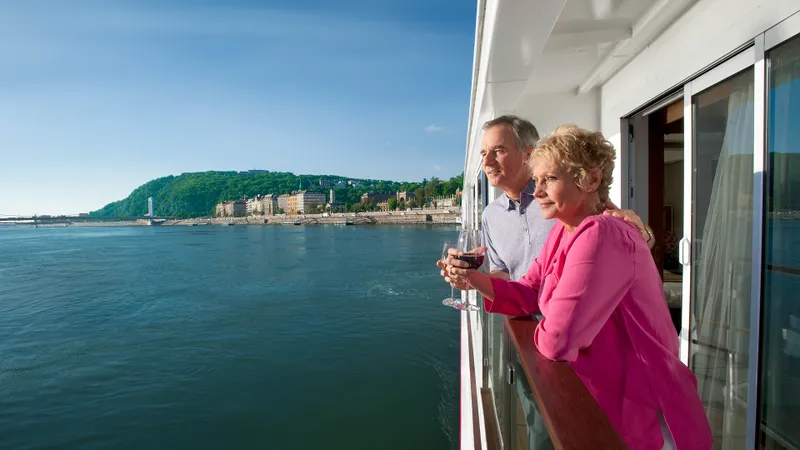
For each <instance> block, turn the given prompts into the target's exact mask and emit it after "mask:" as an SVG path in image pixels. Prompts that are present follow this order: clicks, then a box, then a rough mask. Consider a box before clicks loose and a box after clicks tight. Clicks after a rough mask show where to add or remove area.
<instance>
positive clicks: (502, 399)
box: [481, 317, 627, 450]
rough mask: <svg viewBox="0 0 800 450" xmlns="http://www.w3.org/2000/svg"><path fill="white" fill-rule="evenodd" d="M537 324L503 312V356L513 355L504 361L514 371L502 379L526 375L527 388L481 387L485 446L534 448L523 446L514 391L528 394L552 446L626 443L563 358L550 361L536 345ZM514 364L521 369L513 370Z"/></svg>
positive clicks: (521, 420)
mask: <svg viewBox="0 0 800 450" xmlns="http://www.w3.org/2000/svg"><path fill="white" fill-rule="evenodd" d="M537 325H538V321H537V320H536V319H534V318H510V317H505V334H506V338H507V339H508V341H509V344H510V345H509V346H508V350H509V354H508V357H507V358H504V359H506V361H508V362H509V363H511V362H512V361H514V360H515V359H517V364H513V363H511V365H510V366H509V367H511V366H516V367H517V371H515V372H514V375H513V377H511V378H512V379H511V380H506V381H510V382H511V383H518V382H519V377H526V379H527V381H528V384H529V385H530V388H531V389H530V394H524V393H522V390H521V389H514V388H510V389H509V388H508V387H509V386H495V391H496V392H491V391H490V390H488V389H487V388H484V389H483V390H482V392H481V397H482V401H483V412H484V423H485V424H486V437H487V447H488V449H490V450H491V449H495V448H498V449H499V448H503V449H504V450H521V449H524V450H540V449H537V448H530V446H529V440H528V430H527V429H526V426H527V425H526V421H525V417H524V412H523V408H522V407H521V404H520V401H519V395H531V397H532V398H526V399H524V401H528V402H536V405H537V406H538V408H539V411H540V413H541V416H542V418H543V421H544V424H545V426H546V429H547V430H546V431H547V433H548V434H549V436H550V440H551V442H552V443H553V446H554V447H555V448H556V449H588V448H602V449H606V450H614V449H625V448H627V446H626V445H625V443H624V442H623V440H622V438H621V437H620V436H619V434H618V433H617V432H616V430H615V429H614V427H613V426H612V425H611V422H609V420H608V418H607V417H606V415H605V414H604V413H603V411H602V410H601V409H600V406H599V405H598V404H597V402H596V401H595V400H594V398H593V397H592V396H591V394H589V391H587V390H586V387H584V385H583V383H582V382H581V380H580V379H579V378H578V376H577V375H576V374H575V372H574V371H573V370H572V367H570V365H569V363H566V362H557V361H551V360H549V359H547V358H545V357H544V356H542V354H541V353H539V351H538V350H537V349H536V346H535V345H534V344H533V333H534V331H535V330H536V326H537ZM520 367H521V368H522V372H523V373H518V372H519V368H520ZM498 369H500V368H494V370H498ZM514 379H516V380H514ZM501 390H504V391H505V392H499V391H501ZM495 396H497V397H495ZM493 397H495V399H494V401H492V398H493ZM501 410H503V411H501ZM498 419H499V420H498Z"/></svg>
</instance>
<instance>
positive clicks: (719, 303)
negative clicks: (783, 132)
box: [693, 71, 754, 448]
mask: <svg viewBox="0 0 800 450" xmlns="http://www.w3.org/2000/svg"><path fill="white" fill-rule="evenodd" d="M727 83H730V84H731V88H730V95H729V97H728V102H727V121H726V122H725V125H724V137H723V138H722V148H721V149H720V150H719V159H718V160H717V161H716V170H714V171H713V172H712V173H713V183H712V185H711V186H712V187H711V195H710V200H709V203H708V210H707V211H705V212H703V211H696V213H697V214H696V217H698V216H700V217H702V216H703V215H705V224H704V226H703V230H702V237H701V238H700V239H695V241H696V248H697V249H698V250H699V260H696V261H695V264H696V265H695V267H696V270H695V274H696V275H694V276H696V277H697V278H695V281H694V282H693V285H694V292H695V295H694V297H693V299H694V306H693V310H694V318H695V329H694V330H693V331H694V332H693V338H694V339H697V341H699V343H698V344H697V346H696V347H695V348H696V349H697V352H699V353H701V354H702V355H701V356H700V357H701V358H704V360H703V362H702V363H701V364H702V365H703V366H704V370H703V372H704V375H705V376H702V377H701V376H698V383H699V386H698V388H699V392H700V396H701V398H702V400H703V402H704V404H705V405H706V408H707V414H708V415H709V417H712V416H713V415H714V414H715V411H717V412H720V410H721V412H722V414H723V418H722V423H723V425H722V429H715V430H714V431H715V433H714V434H715V435H716V436H715V437H716V438H717V439H716V440H717V443H718V445H719V444H721V448H736V447H738V446H739V444H740V442H737V443H736V444H734V443H733V442H734V441H735V440H738V437H740V436H741V435H742V428H741V427H740V424H743V423H744V422H743V419H744V418H743V415H744V412H745V408H744V406H743V405H744V403H743V402H745V401H746V399H747V363H748V349H749V337H750V335H749V328H750V286H751V270H752V245H753V240H752V229H753V143H754V140H753V132H754V126H753V125H754V117H753V115H754V108H753V102H754V100H753V97H754V86H753V76H752V71H748V72H747V73H745V74H742V75H739V76H736V77H734V78H732V79H730V80H729V81H727ZM721 115H722V114H720V116H721ZM712 118H713V117H712ZM698 134H699V136H698V139H701V138H702V135H701V134H700V133H698ZM707 134H708V135H709V136H708V139H709V141H711V142H713V141H714V140H715V141H716V142H717V145H719V144H718V142H719V138H716V139H715V138H714V137H713V133H711V132H708V133H707ZM703 144H704V143H703V142H698V144H697V145H696V147H695V148H696V149H699V151H700V152H702V149H703ZM717 148H719V147H717ZM709 150H712V151H711V152H706V155H707V154H709V153H711V154H713V153H716V152H715V151H714V149H709ZM700 152H698V155H697V157H696V158H701V157H704V155H702V154H700ZM712 167H713V166H712ZM699 176H700V175H699V174H698V177H699ZM701 181H702V180H701ZM704 213H705V214H704ZM697 231H699V230H695V233H696V232H697ZM693 258H694V257H693ZM717 414H718V413H717ZM737 416H742V417H737ZM737 420H738V421H737ZM712 422H713V420H712ZM734 435H735V436H736V437H734ZM720 437H721V438H722V439H719V438H720Z"/></svg>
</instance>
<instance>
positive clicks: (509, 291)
mask: <svg viewBox="0 0 800 450" xmlns="http://www.w3.org/2000/svg"><path fill="white" fill-rule="evenodd" d="M539 257H541V255H539ZM539 257H537V258H536V259H535V260H534V261H533V264H531V267H530V269H528V272H527V273H526V274H525V275H524V276H523V277H522V278H520V279H519V281H508V280H503V279H501V278H494V277H492V288H493V289H494V298H492V299H488V298H485V299H484V300H483V304H484V307H485V308H486V311H488V312H492V313H498V314H505V315H507V316H529V315H531V314H533V313H535V312H539V303H538V299H539V283H540V281H541V276H542V275H541V265H540V264H539Z"/></svg>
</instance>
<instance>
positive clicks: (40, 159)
mask: <svg viewBox="0 0 800 450" xmlns="http://www.w3.org/2000/svg"><path fill="white" fill-rule="evenodd" d="M474 27H475V3H474V2H463V1H456V0H452V1H438V2H437V1H423V0H395V1H382V0H355V1H349V0H344V1H335V2H331V1H324V0H323V1H298V0H291V1H289V0H287V1H284V2H271V1H244V0H239V1H233V0H228V1H208V0H171V1H168V0H128V1H111V0H93V1H87V0H70V1H62V0H49V1H41V0H25V1H22V2H2V3H0V214H33V213H38V214H62V213H77V212H85V211H89V210H94V209H97V208H100V207H102V206H103V205H105V204H106V203H108V202H111V201H114V200H119V199H121V198H124V197H125V196H127V195H128V193H130V191H131V190H133V189H134V188H136V187H137V186H139V185H140V184H142V183H145V182H147V181H149V180H151V179H153V178H157V177H160V176H165V175H169V174H180V173H183V172H196V171H203V170H247V169H267V170H275V171H291V172H294V173H312V174H317V173H330V174H338V175H344V176H349V177H359V178H380V179H392V180H398V181H405V180H408V181H411V180H421V179H422V178H425V177H428V178H430V177H432V176H438V177H440V178H448V177H451V176H454V175H456V174H459V173H461V171H462V169H463V162H464V156H463V153H464V141H465V134H466V123H467V115H468V109H469V96H470V77H471V67H472V50H473V39H474Z"/></svg>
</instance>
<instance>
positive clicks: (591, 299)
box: [485, 215, 713, 450]
mask: <svg viewBox="0 0 800 450" xmlns="http://www.w3.org/2000/svg"><path fill="white" fill-rule="evenodd" d="M492 286H493V287H494V298H493V299H486V300H485V306H486V310H487V311H489V312H494V313H500V314H506V315H512V316H522V315H530V314H533V313H537V312H541V314H542V315H543V316H544V319H542V320H541V322H539V325H538V326H537V327H536V333H535V334H534V343H535V345H536V348H537V349H539V352H541V353H542V355H544V356H545V357H547V358H549V359H552V360H563V361H568V362H569V363H570V365H571V366H572V368H573V370H575V373H576V374H577V375H578V377H579V378H580V380H581V381H582V382H583V384H584V385H585V386H586V389H587V390H588V391H589V393H591V394H592V397H594V399H595V400H596V401H597V404H598V405H599V406H600V408H601V409H602V410H603V412H605V414H606V416H607V417H608V419H609V420H610V421H611V423H612V425H613V426H614V428H615V429H616V430H617V432H618V433H619V434H620V436H621V437H622V439H623V440H624V441H625V442H626V443H627V444H628V447H630V448H631V449H660V448H661V447H662V445H663V442H664V439H663V436H662V433H661V430H660V428H659V419H658V412H659V411H661V412H662V414H663V415H664V419H665V421H666V423H667V426H668V428H669V430H670V432H671V433H672V436H673V438H674V440H675V445H676V447H677V449H678V450H684V449H702V450H706V449H710V448H711V446H712V442H713V438H712V436H711V428H710V426H709V424H708V420H707V419H706V415H705V411H704V410H703V405H702V403H701V401H700V397H699V396H698V394H697V380H696V378H695V376H694V374H693V373H692V372H691V370H689V368H688V367H686V365H684V364H683V363H682V362H681V361H680V359H679V358H678V337H677V335H676V333H675V327H674V326H673V324H672V321H671V319H670V315H669V310H668V309H667V305H666V302H665V301H664V293H663V288H662V284H661V278H660V277H659V275H658V270H657V269H656V266H655V263H654V261H653V258H652V256H651V255H650V251H649V250H648V249H647V245H646V244H645V242H644V240H643V239H642V238H641V236H640V235H639V232H638V231H637V230H636V228H635V227H634V226H633V225H631V224H629V223H627V222H624V221H622V220H619V219H617V218H614V217H610V216H602V215H598V216H591V217H589V218H587V219H585V220H584V221H583V222H582V223H581V224H580V226H579V227H578V228H577V229H576V230H575V231H574V232H573V233H571V234H569V233H567V231H566V229H565V228H564V226H563V225H562V224H561V223H560V222H559V223H558V224H556V225H555V226H554V227H553V229H552V231H551V232H550V235H549V236H548V238H547V242H546V243H545V245H544V248H543V249H542V251H541V253H540V254H539V256H538V257H537V258H536V260H535V261H534V262H533V265H531V268H530V269H529V270H528V273H527V274H525V276H524V277H522V278H521V279H520V280H519V281H506V280H502V279H499V278H492Z"/></svg>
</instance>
